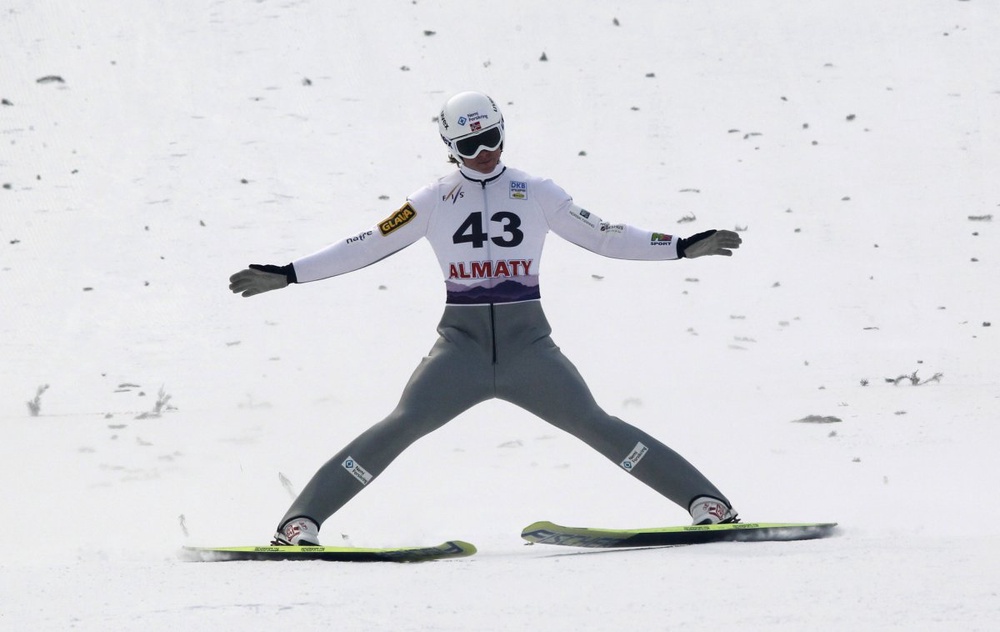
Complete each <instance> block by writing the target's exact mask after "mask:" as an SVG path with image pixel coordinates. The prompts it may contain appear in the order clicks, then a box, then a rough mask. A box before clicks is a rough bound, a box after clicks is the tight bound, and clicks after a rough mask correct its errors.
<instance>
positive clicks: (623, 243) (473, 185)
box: [292, 163, 678, 305]
mask: <svg viewBox="0 0 1000 632" xmlns="http://www.w3.org/2000/svg"><path fill="white" fill-rule="evenodd" d="M550 230H551V231H552V232H554V233H555V234H557V235H559V236H560V237H562V238H564V239H566V240H568V241H570V242H572V243H574V244H576V245H578V246H581V247H583V248H586V249H587V250H590V251H592V252H595V253H597V254H600V255H604V256H606V257H612V258H616V259H639V260H663V259H676V258H677V241H678V239H677V238H676V237H674V236H672V235H669V234H666V233H660V232H653V231H648V230H642V229H640V228H636V227H633V226H629V225H627V224H611V223H609V222H605V221H603V220H602V219H601V218H600V217H597V216H596V215H594V214H593V213H591V212H589V211H587V210H585V209H583V208H581V207H579V206H577V205H576V204H574V203H573V198H571V197H570V196H569V194H568V193H566V191H564V190H563V189H562V187H560V186H559V185H557V184H555V183H554V182H552V181H551V180H547V179H542V178H536V177H534V176H531V175H528V174H527V173H525V172H523V171H520V170H518V169H510V168H507V167H505V166H504V165H503V164H502V163H501V164H500V165H498V166H497V168H496V170H495V171H494V172H493V173H491V174H489V175H484V174H480V173H476V172H474V171H471V170H469V169H466V168H464V167H462V168H459V169H457V170H456V171H455V172H453V173H452V174H450V175H448V176H445V177H443V178H441V179H439V180H438V181H437V182H434V183H432V184H430V185H428V186H426V187H424V188H422V189H420V190H418V191H417V192H415V193H413V194H412V195H410V196H409V198H407V201H406V204H404V205H403V206H402V207H401V208H400V209H399V210H397V211H396V212H395V213H393V214H392V215H390V216H389V217H387V218H386V219H384V220H383V221H381V222H379V223H378V224H377V225H376V226H375V227H374V228H369V229H367V230H365V231H362V232H361V233H358V234H357V235H353V236H351V237H348V238H347V239H344V240H341V241H338V242H336V243H333V244H331V245H329V246H327V247H326V248H324V249H322V250H320V251H319V252H316V253H314V254H311V255H308V256H306V257H302V258H301V259H297V260H295V261H293V262H292V265H293V267H294V268H295V274H296V278H297V281H298V282H299V283H306V282H309V281H316V280H319V279H325V278H328V277H332V276H336V275H339V274H344V273H346V272H351V271H353V270H357V269H359V268H363V267H365V266H367V265H371V264H372V263H375V262H376V261H379V260H381V259H384V258H385V257H387V256H389V255H391V254H393V253H395V252H398V251H400V250H402V249H403V248H405V247H407V246H409V245H411V244H413V243H414V242H415V241H417V240H418V239H420V238H421V237H426V238H427V239H428V240H429V241H430V243H431V247H432V248H433V249H434V253H435V254H436V255H437V258H438V263H439V264H440V265H441V271H442V273H443V274H444V280H445V285H446V289H447V296H448V299H447V302H448V303H451V304H460V305H482V304H491V303H494V304H495V303H514V302H520V301H530V300H538V299H539V298H540V294H539V287H538V274H539V270H540V259H541V255H542V247H543V245H544V243H545V235H546V234H547V233H548V232H549V231H550Z"/></svg>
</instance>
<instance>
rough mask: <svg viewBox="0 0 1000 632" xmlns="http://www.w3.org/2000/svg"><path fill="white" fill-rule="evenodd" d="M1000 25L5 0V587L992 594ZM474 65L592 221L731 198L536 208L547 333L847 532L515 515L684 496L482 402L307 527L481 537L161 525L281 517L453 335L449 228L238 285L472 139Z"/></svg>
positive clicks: (876, 14)
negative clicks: (402, 559) (456, 110)
mask: <svg viewBox="0 0 1000 632" xmlns="http://www.w3.org/2000/svg"><path fill="white" fill-rule="evenodd" d="M615 21H617V24H615ZM998 32H1000V11H998V9H997V4H996V3H995V2H993V1H992V0H970V1H960V0H934V1H932V0H921V1H914V0H880V1H879V2H871V1H868V0H836V1H830V2H822V3H820V2H796V1H793V0H744V1H741V2H721V1H718V0H708V1H704V2H681V1H676V2H656V1H645V2H639V1H633V2H570V1H569V0H562V1H551V2H536V1H530V2H529V1H527V0H512V1H510V2H505V3H496V2H491V3H485V2H480V1H475V0H469V1H467V2H462V3H457V2H441V1H431V0H415V1H403V0H392V1H390V0H369V1H367V2H363V3H362V2H355V3H347V2H322V1H321V0H310V1H305V0H303V1H293V0H285V1H263V0H258V1H249V0H242V1H237V0H211V1H209V0H183V1H178V2H156V1H152V0H141V1H140V0H137V1H135V2H129V3H124V2H113V1H111V0H91V1H88V2H76V3H68V2H52V1H48V2H46V1H41V0H9V1H8V2H6V3H4V5H3V7H2V11H0V97H2V98H3V99H4V104H3V105H0V146H2V150H0V184H3V188H2V189H0V253H2V254H0V296H2V299H0V300H2V309H0V349H2V360H0V384H2V387H3V388H2V393H3V397H2V398H0V425H2V437H3V439H2V446H3V447H2V459H0V475H2V478H3V481H4V502H3V503H2V506H0V512H2V514H0V515H2V517H3V524H4V525H6V527H7V529H8V531H7V537H6V542H7V547H6V552H5V554H4V555H3V559H2V562H0V582H2V585H3V590H2V593H0V628H2V629H9V630H62V629H80V630H168V629H184V630H221V629H228V630H273V629H277V628H279V627H280V628H282V629H294V630H311V629H337V630H608V629H634V630H690V629H694V630H702V629H704V630H717V629H726V628H729V629H740V630H844V629H851V630H995V629H997V628H996V626H997V625H998V624H997V621H1000V597H998V592H1000V571H998V569H1000V527H998V524H1000V522H998V518H1000V503H998V502H997V498H996V489H997V486H998V483H1000V476H998V466H997V458H996V455H997V446H998V445H1000V429H998V420H1000V378H998V373H997V369H996V359H997V354H998V351H1000V345H998V342H997V338H998V333H1000V331H998V330H1000V293H998V291H997V287H998V285H997V278H998V276H1000V255H998V252H1000V231H998V230H997V221H996V218H997V216H998V215H1000V177H998V176H1000V38H998V37H997V35H996V34H997V33H998ZM543 53H544V55H545V57H546V59H545V60H544V61H543V60H542V55H543ZM53 75H56V76H59V77H60V78H61V79H62V81H58V80H51V79H50V80H48V81H43V82H39V81H37V80H38V79H41V78H43V77H48V76H53ZM465 89H480V90H484V91H487V92H489V93H491V94H492V95H494V96H495V97H496V98H497V99H498V101H499V102H500V103H501V104H502V107H503V109H504V113H505V115H506V118H507V123H508V128H507V129H508V140H507V149H506V154H505V161H506V162H507V164H510V165H513V166H518V167H521V168H523V169H526V170H528V171H530V172H533V173H536V174H538V175H546V176H549V177H552V178H554V179H555V180H556V181H557V182H559V183H560V184H561V185H563V186H564V187H565V188H566V189H567V190H569V191H570V192H571V193H572V194H573V195H574V196H575V197H576V199H577V201H578V202H580V203H581V204H584V205H586V206H587V207H588V208H591V209H592V210H594V211H595V212H597V213H598V214H599V215H601V216H602V217H604V218H605V219H609V220H618V221H625V222H629V223H632V224H636V225H639V226H645V227H649V228H660V229H663V230H666V231H669V232H675V233H680V234H692V233H694V232H697V231H700V230H705V229H708V228H713V227H717V228H729V229H733V228H736V227H738V228H739V229H740V230H742V231H743V232H742V235H743V237H744V247H743V248H742V249H741V250H740V251H739V252H738V253H737V254H736V256H735V257H733V258H732V259H723V258H713V259H711V260H706V259H699V260H697V261H681V262H668V263H659V264H657V263H634V262H633V263H630V262H619V261H612V260H608V259H604V258H600V257H596V256H594V255H592V254H590V253H587V252H585V251H583V250H581V249H579V248H576V247H573V246H571V245H569V244H567V243H565V242H563V241H561V240H559V239H558V238H557V237H553V238H551V239H550V241H549V248H548V250H547V255H546V260H545V262H544V278H543V281H542V292H543V296H544V301H543V302H544V304H545V306H546V311H547V314H548V315H549V318H550V320H551V321H552V324H553V327H554V330H555V333H554V338H555V339H556V341H557V342H558V343H559V344H560V346H561V347H562V348H563V350H564V351H565V352H566V354H567V355H568V356H569V357H570V358H572V359H573V360H574V361H575V362H576V364H577V365H578V367H579V368H580V369H581V371H582V372H583V374H584V375H585V376H586V377H587V379H588V381H589V383H590V385H591V387H592V389H593V390H594V392H595V394H596V396H597V397H598V400H599V401H601V402H602V403H603V404H604V405H605V406H606V408H607V409H608V410H609V411H610V412H612V413H613V414H616V415H619V416H622V417H624V418H626V419H627V420H629V421H631V422H632V423H635V424H637V425H639V426H641V427H643V428H645V429H647V430H649V431H650V432H652V433H653V434H654V435H656V436H658V437H660V438H662V439H663V440H664V441H666V442H667V443H668V444H670V445H671V446H673V447H674V448H675V449H677V450H679V451H680V452H681V453H682V454H684V455H685V456H687V457H688V458H689V459H690V460H692V461H693V462H695V463H696V464H697V465H698V466H699V467H700V468H701V469H702V470H703V471H705V472H706V473H707V474H708V475H709V476H710V477H711V478H712V479H713V480H714V481H716V482H717V483H718V484H719V485H720V486H721V487H722V489H723V490H724V491H725V492H726V493H727V494H728V495H729V496H730V497H731V498H732V499H733V500H734V502H735V503H736V505H737V508H738V509H739V510H740V512H741V514H742V516H743V517H744V519H747V520H761V521H783V520H791V521H812V520H824V521H825V520H833V521H839V522H840V523H841V525H842V530H841V533H840V535H839V536H838V537H835V538H831V539H828V540H821V541H812V542H799V543H765V544H752V545H750V544H743V545H740V544H716V545H706V546H699V547H692V548H687V549H677V548H675V549H661V550H643V551H629V552H590V551H582V550H576V549H557V548H555V547H543V546H534V547H528V546H523V545H522V543H521V540H520V538H519V537H518V535H519V532H520V529H521V528H522V527H523V526H525V525H527V524H529V523H530V522H533V521H535V520H539V519H550V520H555V521H559V522H563V523H566V524H574V525H582V526H611V527H636V526H655V525H665V524H678V523H683V522H685V521H686V519H687V516H686V514H685V512H684V511H682V510H681V509H680V508H677V507H675V506H673V505H671V504H670V503H667V502H664V501H663V499H661V498H660V497H659V496H657V495H656V494H654V493H653V492H651V491H650V490H648V489H647V488H645V487H644V486H643V485H641V484H639V483H637V482H636V481H634V480H632V479H631V478H630V477H629V476H628V475H627V474H625V473H624V472H622V471H620V470H619V469H618V468H616V467H615V466H614V465H613V464H610V463H608V462H607V461H605V460H604V459H602V458H601V457H599V456H597V455H596V454H594V453H592V452H591V451H590V450H589V449H588V448H586V447H585V446H582V445H580V444H578V443H577V442H576V441H575V440H573V439H571V438H569V437H567V436H564V435H562V434H560V433H559V432H558V431H555V430H553V429H552V428H551V427H549V426H547V425H546V424H544V423H543V422H541V421H539V420H537V419H535V418H533V417H531V416H530V415H528V414H527V413H524V412H522V411H520V410H519V409H516V408H514V407H512V406H510V405H508V404H504V403H500V402H492V403H486V404H483V405H481V406H480V407H478V408H476V409H474V410H473V411H471V412H469V413H468V414H466V415H465V416H463V417H461V418H460V419H458V420H456V421H455V422H453V423H452V424H450V425H449V426H447V427H445V428H444V429H442V430H441V431H439V432H437V433H435V434H433V435H431V436H430V437H428V438H426V439H424V440H422V441H421V442H419V443H418V444H417V445H415V446H414V447H413V448H412V449H411V450H409V451H408V452H406V453H405V454H404V455H403V456H402V457H401V458H400V459H399V460H398V461H397V462H396V463H395V464H394V466H393V467H392V468H390V470H389V471H387V472H386V473H385V474H384V475H383V476H382V477H381V478H380V479H379V480H378V481H377V482H376V483H374V484H373V485H372V487H371V489H369V490H367V491H366V492H365V493H364V494H362V495H360V496H359V497H358V498H357V499H355V500H354V501H352V502H351V503H350V504H349V505H348V506H347V507H345V508H344V509H343V510H342V511H341V512H339V513H338V514H337V515H336V516H335V517H334V518H332V519H331V520H330V521H329V522H328V523H327V524H326V526H325V528H324V531H323V536H324V538H325V542H326V543H329V544H336V543H339V542H347V543H351V544H354V545H358V546H387V545H403V544H436V543H438V542H440V541H443V540H445V539H448V538H460V539H467V540H470V541H472V542H474V543H476V544H477V545H478V546H479V548H480V553H479V554H478V555H477V556H475V557H472V558H468V559H463V560H456V561H448V562H436V563H428V564H419V565H392V564H377V565H362V564H357V565H340V564H324V563H274V564H264V563H231V564H197V563H188V562H184V561H181V560H180V559H178V551H179V549H180V547H181V546H182V545H184V544H199V545H211V544H253V543H258V542H263V541H265V540H266V539H267V538H268V537H269V536H270V535H271V533H272V532H273V528H274V526H275V522H276V521H277V520H278V519H279V518H280V516H281V515H282V514H283V513H284V511H285V509H286V507H287V505H288V503H289V501H290V494H291V493H293V492H294V491H296V490H298V489H301V487H302V485H303V484H304V483H305V482H306V481H307V480H308V478H309V477H310V476H311V475H312V473H313V472H314V471H315V470H316V468H317V467H318V466H319V465H320V464H321V463H322V462H323V461H324V460H325V459H326V458H328V457H329V456H330V455H332V454H333V453H334V452H335V451H336V450H337V449H339V448H340V447H341V446H342V445H343V444H344V443H345V442H346V441H348V440H349V439H350V438H352V437H354V436H355V435H356V434H357V433H358V432H360V431H361V430H363V429H364V428H366V427H368V425H370V424H371V423H373V422H375V421H377V420H378V419H381V417H382V416H383V415H385V414H386V413H387V412H388V411H389V410H391V408H392V407H393V406H394V405H395V402H396V398H397V397H398V394H399V392H400V390H401V388H402V386H403V384H404V383H405V381H406V379H407V377H408V376H409V374H410V372H411V371H412V369H413V368H414V367H415V366H416V364H417V362H418V361H419V359H420V358H421V356H422V355H423V354H424V353H426V351H427V350H428V349H429V348H430V346H431V344H432V343H433V341H434V339H435V332H434V326H435V324H436V322H437V319H438V317H439V315H440V312H441V309H442V303H443V297H444V291H443V284H442V283H441V280H440V277H439V276H438V270H437V266H436V263H435V261H434V258H433V256H432V254H431V252H430V249H429V247H428V246H427V245H426V243H420V244H418V245H417V246H414V247H413V248H410V249H407V250H406V251H404V252H402V253H400V254H398V255H397V256H394V257H392V258H391V259H389V260H386V261H384V262H381V263H379V264H378V265H376V266H372V267H370V268H366V269H364V270H362V271H359V272H357V273H355V274H352V275H348V276H345V277H341V278H337V279H334V280H329V281H325V282H321V283H316V284H310V285H304V286H297V287H293V288H290V289H288V290H284V291H281V292H274V293H270V294H267V295H264V296H260V297H255V298H253V299H243V298H240V297H235V296H233V295H231V294H230V293H229V292H228V290H227V288H226V285H227V279H228V276H229V275H230V274H231V273H232V272H235V271H236V270H239V269H240V268H242V267H243V266H245V265H246V264H248V263H251V262H261V263H276V264H283V263H286V262H287V261H289V260H291V259H292V258H293V257H295V256H298V255H301V254H306V253H308V252H312V251H313V250H315V249H317V248H319V247H321V246H323V245H325V244H326V243H329V242H331V241H334V240H336V239H339V238H342V237H345V236H347V235H350V234H352V233H353V232H355V231H358V230H360V229H362V228H363V227H365V226H367V225H371V224H372V223H374V222H375V221H376V220H378V219H381V218H383V217H385V216H387V215H389V214H390V213H391V212H392V211H393V210H394V209H395V208H397V207H398V205H399V204H400V203H401V201H402V200H403V199H404V197H405V196H406V194H407V193H409V192H411V191H413V190H415V189H417V188H419V187H420V186H422V185H423V184H425V183H426V182H428V181H430V180H431V179H432V178H434V177H437V176H440V175H442V174H444V173H446V172H447V171H448V170H449V169H450V168H451V167H449V166H448V165H447V164H445V151H444V148H443V146H442V145H441V144H440V141H439V140H438V138H437V135H436V134H437V132H436V127H435V124H434V122H433V117H434V115H435V114H436V112H437V110H438V108H439V107H440V104H441V103H442V102H443V101H444V99H445V98H446V97H447V96H449V95H450V94H452V93H454V92H457V91H460V90H465ZM987 217H993V218H994V219H993V220H990V219H987ZM691 218H694V219H693V221H685V220H691ZM915 372H916V373H915ZM914 373H915V377H914V379H912V380H911V379H910V377H912V376H914ZM901 376H910V377H903V379H902V380H898V381H897V378H899V377H901ZM887 379H891V380H893V381H894V382H896V383H890V382H888V381H887ZM914 381H916V382H920V384H919V385H915V384H914V383H913V382H914ZM44 385H49V388H48V389H47V390H44V392H42V393H41V394H40V395H39V397H38V400H37V404H38V407H39V408H38V410H39V414H38V415H37V416H33V415H31V414H30V411H29V407H27V406H26V405H25V403H26V402H33V400H34V399H35V396H36V391H37V389H39V387H42V386H44ZM158 400H159V402H160V410H159V414H157V401H158ZM828 417H835V418H837V419H839V420H840V421H839V422H832V423H810V422H809V421H810V420H811V421H813V422H815V421H821V420H823V419H820V418H828ZM798 420H806V421H802V422H799V423H796V422H797V421H798ZM825 421H831V420H829V419H826V420H825ZM283 481H285V482H283Z"/></svg>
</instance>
